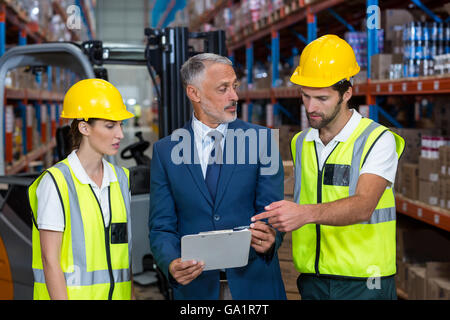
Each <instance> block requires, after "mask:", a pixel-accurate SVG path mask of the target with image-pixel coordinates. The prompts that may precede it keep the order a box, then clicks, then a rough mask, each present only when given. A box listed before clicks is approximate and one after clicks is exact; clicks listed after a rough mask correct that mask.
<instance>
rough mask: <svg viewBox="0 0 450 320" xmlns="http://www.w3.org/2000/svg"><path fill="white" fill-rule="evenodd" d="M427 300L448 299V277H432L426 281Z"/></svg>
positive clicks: (449, 291)
mask: <svg viewBox="0 0 450 320" xmlns="http://www.w3.org/2000/svg"><path fill="white" fill-rule="evenodd" d="M427 299H428V300H450V279H448V278H432V279H429V280H428V283H427Z"/></svg>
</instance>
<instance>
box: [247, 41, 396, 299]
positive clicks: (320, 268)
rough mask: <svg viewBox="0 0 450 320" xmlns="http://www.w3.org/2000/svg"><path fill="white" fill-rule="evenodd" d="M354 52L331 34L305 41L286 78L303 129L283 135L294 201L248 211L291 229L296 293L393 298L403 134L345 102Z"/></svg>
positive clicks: (281, 228)
mask: <svg viewBox="0 0 450 320" xmlns="http://www.w3.org/2000/svg"><path fill="white" fill-rule="evenodd" d="M358 72H359V66H358V63H357V62H356V58H355V54H354V52H353V49H352V48H351V46H350V45H349V44H348V43H347V42H345V40H343V39H341V38H339V37H338V36H336V35H325V36H322V37H320V38H318V39H316V40H314V41H312V42H311V43H310V44H308V45H307V46H306V47H305V49H304V50H303V52H302V54H301V57H300V63H299V66H298V67H297V69H296V70H295V72H294V73H293V75H292V77H291V81H292V82H293V83H295V84H297V85H299V86H300V93H301V96H302V100H303V104H304V106H305V110H306V115H307V118H308V122H309V125H310V128H308V129H306V130H304V131H302V132H299V133H297V134H296V135H295V136H294V138H293V139H292V142H291V151H292V157H293V161H294V177H295V184H294V202H291V201H284V200H283V201H279V202H276V203H272V204H270V205H268V206H267V207H266V210H267V211H266V212H264V213H261V214H259V215H257V216H255V217H254V218H253V219H254V220H260V219H268V222H269V223H270V224H271V225H272V226H273V227H275V228H277V229H278V230H279V231H283V232H289V231H292V253H293V260H294V265H295V267H296V269H297V270H298V271H299V272H300V276H299V277H298V279H297V287H298V289H299V292H300V295H301V297H302V299H304V300H309V299H396V288H395V279H394V275H395V272H396V265H395V261H396V258H395V248H396V244H395V214H396V210H395V198H394V193H393V191H392V189H393V183H394V181H395V174H396V171H397V163H398V158H399V157H400V155H401V154H402V152H403V148H404V144H405V143H404V140H403V139H402V138H401V137H400V136H398V135H397V134H395V133H394V132H391V131H390V130H389V129H388V128H386V127H384V126H382V125H380V124H378V123H376V122H374V121H372V120H370V119H367V118H363V117H362V116H361V115H360V114H359V113H358V112H357V111H356V110H355V109H351V108H349V105H348V102H349V100H350V98H351V96H352V83H351V77H353V76H354V75H356V74H357V73H358Z"/></svg>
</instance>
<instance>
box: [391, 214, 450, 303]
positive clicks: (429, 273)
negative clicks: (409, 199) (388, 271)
mask: <svg viewBox="0 0 450 320" xmlns="http://www.w3.org/2000/svg"><path fill="white" fill-rule="evenodd" d="M419 225H420V224H419ZM437 244H439V245H437ZM448 245H450V241H449V239H448V237H446V236H445V235H443V234H442V233H436V232H435V230H431V229H429V228H425V227H423V226H418V225H416V224H412V223H410V222H405V221H403V220H402V221H400V222H399V224H398V228H397V274H396V284H397V288H398V289H399V290H400V292H401V293H403V295H402V294H400V295H399V297H401V298H402V297H403V298H404V297H405V296H404V295H406V296H407V298H408V299H409V300H425V299H428V300H449V299H450V262H448V259H449V257H448V253H447V251H446V250H442V248H447V247H448Z"/></svg>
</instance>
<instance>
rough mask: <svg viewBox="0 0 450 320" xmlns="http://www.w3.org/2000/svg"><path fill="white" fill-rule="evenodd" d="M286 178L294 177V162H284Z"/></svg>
mask: <svg viewBox="0 0 450 320" xmlns="http://www.w3.org/2000/svg"><path fill="white" fill-rule="evenodd" d="M283 169H284V178H285V179H286V178H287V177H291V176H293V175H294V162H293V161H292V160H285V161H283Z"/></svg>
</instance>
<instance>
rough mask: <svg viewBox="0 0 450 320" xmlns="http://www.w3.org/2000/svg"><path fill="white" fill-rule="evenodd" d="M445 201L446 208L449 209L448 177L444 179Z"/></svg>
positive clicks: (449, 185) (449, 189)
mask: <svg viewBox="0 0 450 320" xmlns="http://www.w3.org/2000/svg"><path fill="white" fill-rule="evenodd" d="M443 181H444V191H445V202H446V203H447V207H446V209H447V210H450V179H444V180H443Z"/></svg>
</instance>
